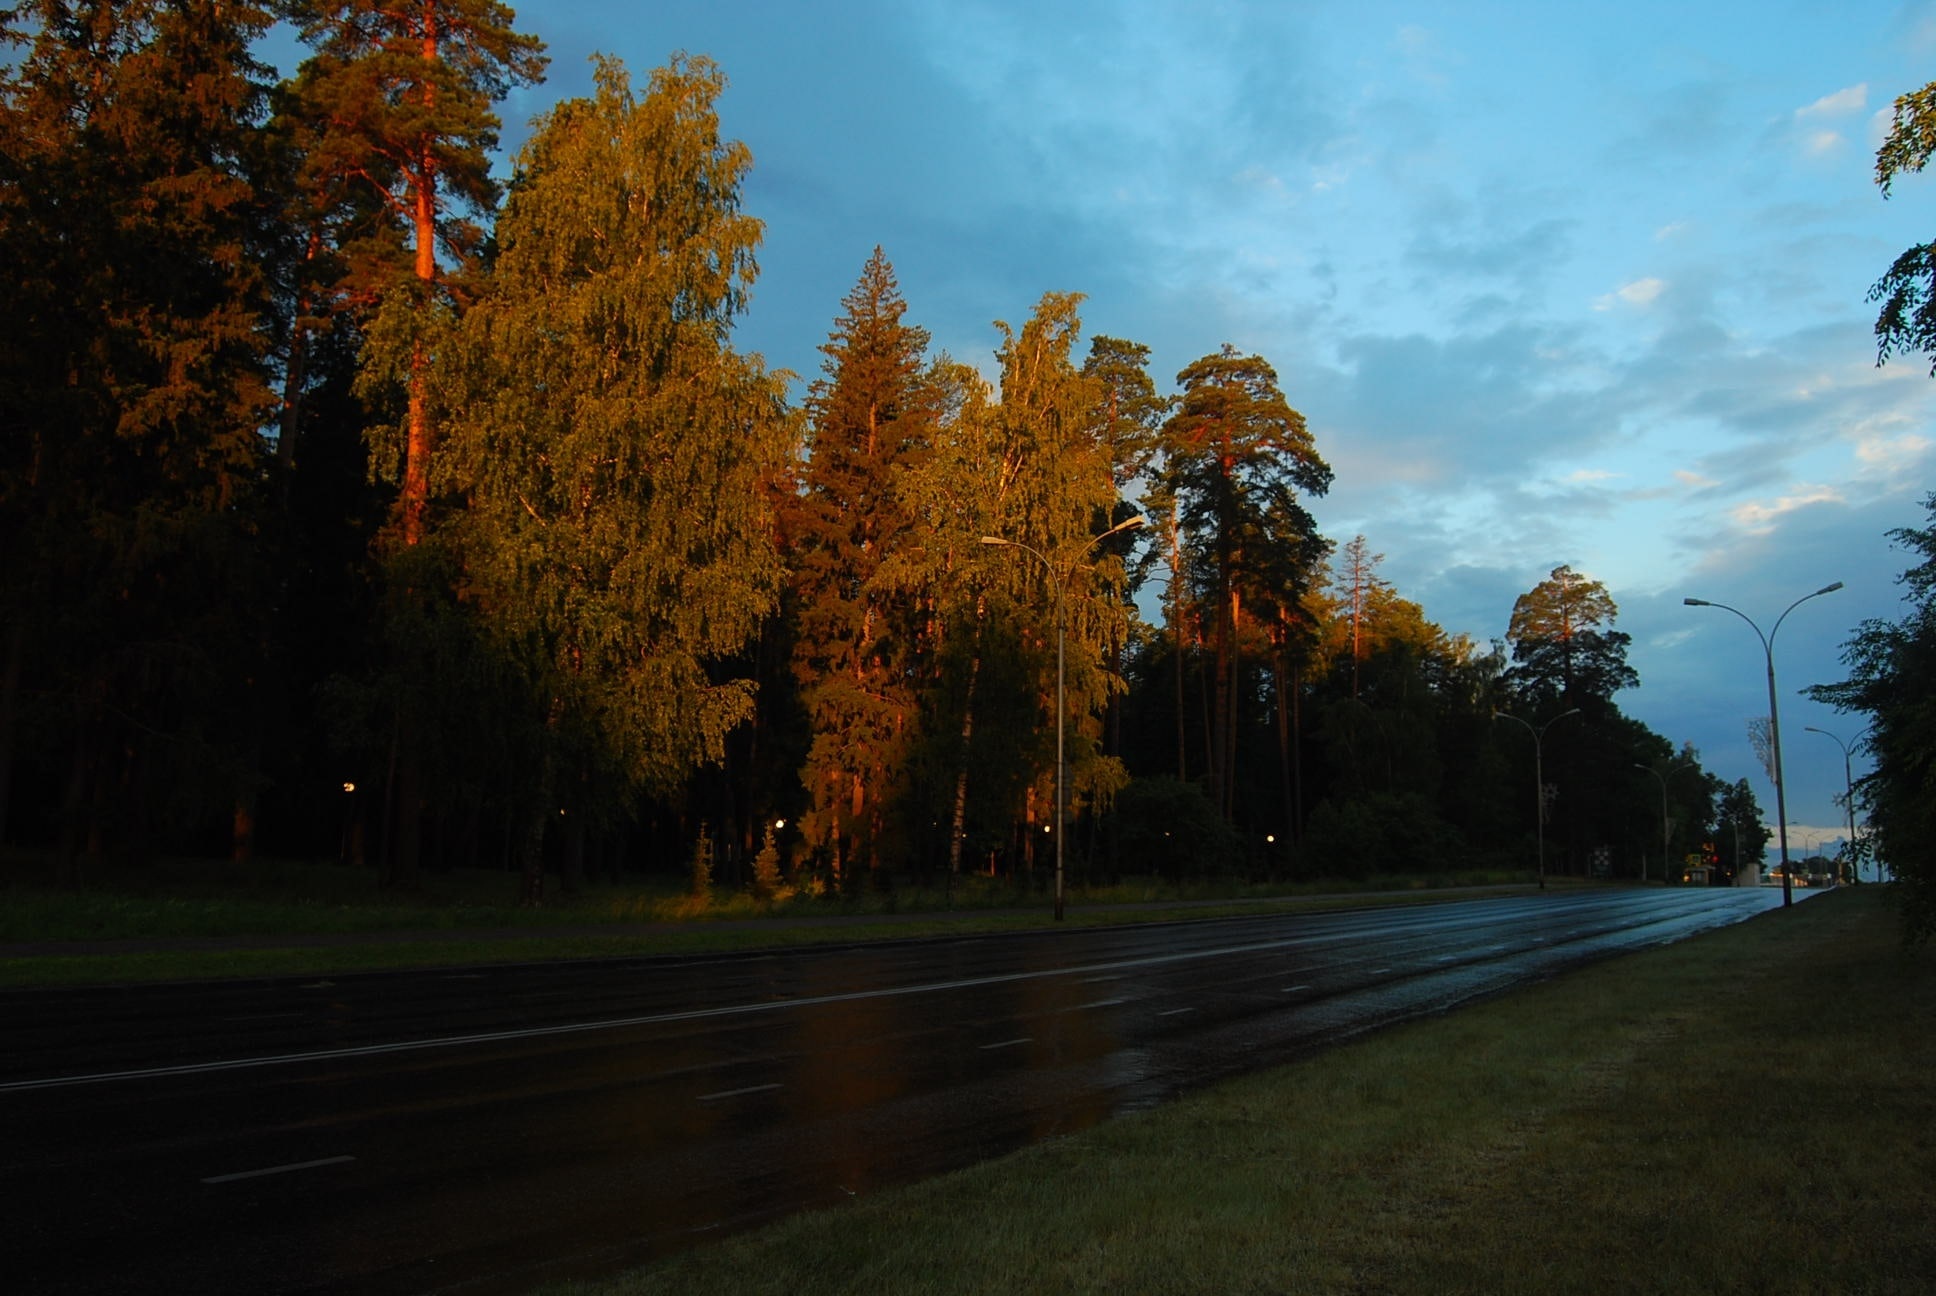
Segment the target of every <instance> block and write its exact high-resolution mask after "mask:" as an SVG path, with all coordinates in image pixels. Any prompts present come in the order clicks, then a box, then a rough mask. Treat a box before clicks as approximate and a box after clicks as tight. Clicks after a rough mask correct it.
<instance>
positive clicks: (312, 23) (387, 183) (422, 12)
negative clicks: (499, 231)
mask: <svg viewBox="0 0 1936 1296" xmlns="http://www.w3.org/2000/svg"><path fill="white" fill-rule="evenodd" d="M290 11H291V14H292V16H293V17H294V19H295V20H296V21H297V23H298V24H299V25H300V27H301V29H302V34H303V39H304V40H305V41H307V42H308V43H309V44H310V45H311V46H312V47H314V48H315V49H316V51H317V52H316V55H315V57H314V58H313V59H312V60H311V61H310V62H309V63H308V64H306V65H305V67H304V68H303V69H302V76H301V79H300V81H299V94H300V106H299V107H298V109H297V112H298V115H300V116H302V117H304V118H306V119H307V120H308V121H309V122H310V123H311V124H312V132H311V139H310V149H309V153H308V159H307V166H308V169H309V175H310V177H311V182H312V184H313V185H315V186H316V187H318V188H320V189H322V190H324V191H326V192H327V191H329V190H332V189H339V188H341V187H342V186H343V185H345V184H347V183H350V182H355V183H358V184H360V185H362V186H364V187H365V188H366V190H367V192H368V193H370V194H373V195H374V196H375V197H377V198H378V199H379V200H380V201H381V202H383V203H384V204H386V205H387V206H388V207H389V208H390V209H391V210H392V211H393V212H394V213H395V215H396V216H397V218H398V219H399V220H401V221H402V222H403V223H404V224H405V225H407V226H408V228H409V230H410V234H411V240H412V245H411V252H412V255H411V261H410V265H409V270H408V275H409V278H408V279H407V280H405V281H404V282H403V283H400V284H395V285H394V286H392V288H391V290H390V291H389V292H388V293H387V294H386V295H385V298H384V305H383V310H382V314H381V316H380V318H379V320H378V321H377V322H376V324H375V325H374V326H373V328H372V330H371V338H370V340H371V343H372V346H373V354H372V356H371V360H373V361H375V362H376V363H374V364H372V365H371V366H370V368H369V372H370V373H371V374H372V375H373V377H374V378H377V379H381V378H382V377H385V376H388V377H394V378H398V379H401V380H402V382H403V383H404V385H405V387H406V389H407V392H408V412H407V415H406V418H405V422H404V427H403V429H402V432H403V437H402V445H401V446H400V447H396V448H395V451H394V452H393V457H391V462H395V460H396V459H401V461H402V497H401V501H400V508H401V517H400V523H401V538H402V541H403V543H404V544H405V545H406V546H409V545H415V544H418V543H420V542H421V541H422V540H423V538H424V535H425V532H426V528H427V526H428V510H429V501H430V492H431V473H432V462H431V461H432V455H433V446H434V431H435V429H434V428H433V426H432V423H431V415H430V408H429V404H428V393H429V380H430V372H429V370H430V364H431V357H432V354H433V350H434V341H435V339H436V337H437V336H438V335H439V331H440V329H441V328H442V327H443V324H442V323H440V321H442V319H443V317H444V316H445V315H447V314H448V312H449V310H450V305H451V302H450V296H449V291H450V284H449V282H448V281H447V273H446V271H445V270H444V268H443V264H442V262H441V261H440V259H439V256H438V252H439V249H440V248H441V249H443V250H444V251H445V252H447V253H448V254H449V255H450V256H451V257H452V258H453V259H454V261H455V263H456V265H457V266H458V267H459V268H460V269H464V268H468V265H469V263H470V261H471V259H472V257H473V256H474V255H475V253H476V251H477V248H478V245H479V243H480V241H481V238H482V235H481V231H480V230H479V228H478V227H477V226H476V225H475V224H473V223H472V222H471V221H469V220H467V219H465V213H469V214H470V215H487V214H489V213H490V212H491V211H492V210H493V208H494V207H495V205H496V202H497V186H496V185H495V184H494V183H493V182H492V180H491V174H490V170H491V167H490V153H491V150H492V149H494V148H495V147H496V145H497V128H498V120H497V117H496V116H495V115H494V114H493V113H492V111H491V104H492V103H494V102H495V101H497V100H498V99H501V98H503V97H504V95H505V94H506V93H507V92H508V91H509V90H510V88H511V87H512V86H513V85H517V84H520V83H522V84H532V83H535V82H537V81H538V80H540V79H541V78H542V76H543V74H544V67H545V58H544V55H543V53H542V52H541V51H542V49H543V45H542V44H541V42H539V41H538V40H537V39H536V38H534V37H531V36H526V35H523V34H521V33H518V32H515V31H513V30H512V29H511V24H512V22H513V21H514V20H515V15H514V14H513V13H512V12H511V10H510V8H509V7H508V6H505V5H502V4H498V3H496V2H495V0H401V2H399V0H293V3H292V4H291V5H290ZM364 255H365V256H367V255H368V253H367V250H365V252H364ZM361 270H362V272H363V273H365V274H368V273H370V269H369V267H362V268H361Z"/></svg>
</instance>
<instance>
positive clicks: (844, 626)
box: [783, 247, 936, 876]
mask: <svg viewBox="0 0 1936 1296" xmlns="http://www.w3.org/2000/svg"><path fill="white" fill-rule="evenodd" d="M841 308H842V312H843V313H842V314H841V316H840V317H839V318H838V320H837V321H836V322H835V324H834V328H833V332H832V333H831V334H830V336H829V337H828V340H827V342H826V343H825V344H823V345H822V347H821V352H822V353H823V354H824V355H825V356H826V361H825V366H824V376H823V377H822V378H820V379H819V380H817V381H816V382H815V383H814V384H813V387H812V390H811V392H810V394H809V396H808V401H807V412H808V438H809V457H808V462H807V469H806V473H805V477H804V481H803V482H802V489H801V491H800V494H799V496H798V498H797V499H796V500H795V501H794V502H792V503H791V504H790V506H789V507H788V509H787V516H786V518H785V520H784V523H783V525H784V528H785V532H786V537H787V545H788V548H789V550H790V556H791V559H792V568H793V576H792V586H793V599H794V606H795V608H796V626H797V635H798V638H797V640H796V644H795V648H794V656H793V665H794V674H795V677H796V678H797V679H798V681H799V684H800V690H801V692H800V696H801V702H802V704H803V705H804V707H805V708H806V710H807V713H808V718H809V723H810V726H811V729H812V732H813V745H812V748H811V750H810V751H809V752H808V755H807V763H806V766H805V768H804V769H803V770H802V771H801V779H802V781H803V782H804V783H805V784H806V787H807V790H808V796H809V803H810V807H811V808H810V810H809V812H808V814H807V816H806V818H805V820H804V822H803V823H802V825H801V831H802V833H803V835H804V836H805V838H806V840H807V841H808V842H809V843H811V844H812V845H813V846H815V847H816V848H819V849H822V850H825V851H826V852H827V853H828V855H829V857H830V859H831V861H832V863H833V866H834V869H835V873H836V875H837V876H838V875H839V874H841V873H842V872H843V871H844V870H845V869H846V867H847V866H848V864H849V863H850V862H851V861H853V860H855V859H856V858H857V857H862V856H864V857H866V858H868V859H870V860H871V859H873V858H875V848H876V846H877V843H878V839H879V835H880V833H881V831H882V830H883V828H884V827H885V824H886V820H885V813H884V812H885V806H886V803H887V800H888V796H889V784H890V782H891V780H892V777H893V775H894V773H895V772H896V770H897V769H898V768H899V765H900V760H901V753H902V744H903V743H904V742H905V740H906V739H907V738H908V737H909V733H910V724H911V721H912V719H913V713H914V694H913V691H912V679H911V677H910V674H909V671H908V669H907V663H908V660H909V658H910V657H911V654H912V653H913V651H914V648H915V642H916V629H915V624H914V618H913V614H914V612H915V609H914V608H912V607H910V605H909V601H908V600H906V599H898V598H894V597H891V596H890V594H889V592H888V591H886V590H883V589H881V588H880V587H879V586H878V584H877V582H876V577H877V576H878V574H879V572H880V569H881V566H882V564H883V562H884V561H885V560H886V559H887V558H888V557H889V556H890V555H892V554H895V553H897V552H898V551H899V550H900V549H901V548H902V547H903V545H904V543H906V542H907V532H908V531H909V528H910V527H911V525H912V519H911V517H910V516H909V514H908V512H907V510H906V508H905V507H904V506H903V505H902V503H901V501H900V497H899V495H898V494H897V492H896V488H895V480H896V478H897V476H898V475H900V474H902V473H906V472H910V471H914V470H915V469H916V468H918V466H919V465H920V463H921V462H922V460H923V459H924V458H925V457H926V456H927V454H928V453H929V449H930V444H931V441H932V437H933V423H934V419H935V415H936V406H935V393H934V391H933V389H932V388H931V387H930V386H929V385H928V384H927V383H926V382H925V381H924V378H923V362H924V358H925V354H926V351H927V346H928V333H927V330H925V329H922V328H917V327H915V326H913V325H911V324H908V323H906V322H904V319H903V317H904V316H905V314H906V312H907V303H906V301H905V300H904V299H903V298H902V297H901V293H900V288H899V286H898V285H897V284H896V283H895V279H894V268H893V267H892V266H891V265H890V264H889V263H888V260H887V257H886V256H885V255H884V254H883V253H882V251H881V249H880V248H878V247H877V248H875V249H874V252H873V255H872V256H870V257H869V258H868V261H867V264H866V266H864V267H863V268H862V271H861V276H860V280H859V282H858V283H856V284H855V285H854V288H853V290H852V291H851V292H849V293H848V294H847V296H846V297H845V298H844V299H842V302H841Z"/></svg>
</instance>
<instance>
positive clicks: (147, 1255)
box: [0, 888, 1780, 1293]
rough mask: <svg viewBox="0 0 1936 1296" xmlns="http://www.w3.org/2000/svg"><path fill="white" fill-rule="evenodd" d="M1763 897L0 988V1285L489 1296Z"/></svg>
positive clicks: (957, 1160) (880, 1181) (1269, 1058)
mask: <svg viewBox="0 0 1936 1296" xmlns="http://www.w3.org/2000/svg"><path fill="white" fill-rule="evenodd" d="M1779 904H1780V894H1779V892H1777V891H1774V890H1772V889H1769V888H1763V889H1738V890H1727V889H1685V890H1671V891H1668V890H1635V891H1622V890H1608V891H1592V892H1567V893H1559V892H1551V893H1546V894H1543V895H1539V896H1522V897H1515V898H1510V899H1491V900H1480V901H1466V902H1457V903H1448V904H1433V905H1425V906H1419V907H1411V908H1403V909H1384V910H1360V911H1353V912H1346V913H1332V914H1319V915H1293V916H1275V917H1267V918H1243V919H1226V920H1218V921H1211V922H1199V923H1186V924H1167V925H1160V926H1143V927H1132V928H1117V929H1088V930H1068V929H1064V930H1050V931H1045V932H1043V933H1040V934H1033V933H1031V934H1027V935H1007V936H982V937H969V938H961V939H950V940H941V941H921V942H905V943H895V944H886V945H862V946H850V947H844V948H833V949H828V948H820V949H811V950H787V951H771V952H765V953H759V954H742V955H732V956H718V957H706V958H690V957H681V958H663V959H633V960H608V961H597V962H589V963H564V964H542V965H528V966H518V967H490V968H476V969H467V970H459V971H447V972H412V973H387V974H367V975H356V976H343V977H336V978H324V979H288V980H278V981H259V982H247V983H233V984H209V985H199V986H151V987H123V988H109V989H98V988H95V989H75V990H53V991H19V992H8V993H5V994H0V1027H3V1028H4V1030H5V1037H6V1042H7V1048H6V1049H5V1051H4V1053H3V1054H0V1199H4V1200H5V1201H7V1202H9V1203H11V1205H10V1206H9V1207H8V1213H7V1216H6V1218H5V1220H4V1234H5V1244H4V1251H5V1253H6V1269H7V1270H8V1278H7V1286H8V1288H9V1289H10V1290H14V1291H21V1292H47V1293H57V1292H89V1293H94V1292H121V1291H126V1292H157V1291H204V1292H216V1291H251V1292H281V1291H289V1292H295V1291H315V1292H359V1293H362V1292H367V1293H406V1292H432V1291H462V1292H479V1293H495V1292H522V1291H526V1290H528V1289H529V1288H530V1287H532V1286H534V1285H536V1284H537V1283H539V1282H542V1281H547V1280H550V1279H555V1278H561V1277H572V1276H584V1275H595V1274H600V1273H607V1272H611V1271H613V1270H616V1269H618V1268H621V1267H623V1266H624V1265H626V1264H628V1263H637V1262H639V1261H642V1260H645V1259H648V1258H651V1257H653V1256H655V1255H662V1254H666V1253H668V1252H671V1251H675V1250H679V1249H682V1248H685V1247H689V1246H692V1245H695V1244H696V1243H697V1242H699V1241H702V1240H704V1239H705V1238H707V1237H709V1236H712V1235H715V1234H717V1233H719V1232H722V1231H726V1230H731V1229H736V1228H742V1227H745V1226H747V1225H749V1224H754V1223H758V1222H761V1221H764V1220H767V1219H772V1218H775V1217H777V1216H780V1215H784V1214H788V1213H791V1212H794V1211H797V1210H801V1209H807V1208H812V1207H816V1206H825V1205H831V1204H835V1203H838V1202H841V1201H844V1200H847V1199H848V1198H850V1197H852V1196H854V1195H857V1194H860V1193H864V1192H867V1191H869V1190H871V1189H875V1188H878V1187H881V1186H883V1185H887V1184H892V1183H900V1182H906V1181H909V1180H912V1179H916V1178H920V1177H923V1176H925V1175H929V1174H933V1173H936V1172H938V1171H942V1170H946V1169H951V1168H955V1167H958V1166H962V1165H966V1164H970V1163H972V1162H975V1161H978V1160H982V1159H985V1158H988V1157H991V1156H996V1155H999V1154H1001V1153H1004V1152H1007V1151H1010V1150H1012V1149H1014V1148H1016V1147H1019V1146H1022V1145H1024V1144H1026V1143H1028V1142H1031V1141H1034V1140H1037V1139H1041V1138H1045V1137H1050V1136H1054V1135H1057V1134H1062V1133H1067V1132H1071V1131H1075V1130H1079V1129H1082V1128H1084V1127H1086V1126H1089V1125H1093V1124H1095V1123H1096V1122H1098V1121H1101V1120H1105V1119H1107V1118H1108V1117H1110V1116H1112V1115H1115V1114H1118V1113H1122V1112H1126V1111H1133V1110H1137V1109H1139V1108H1144V1107H1148V1106H1150V1105H1152V1104H1155V1103H1158V1102H1161V1101H1163V1100H1164V1099H1166V1098H1169V1097H1171V1096H1173V1095H1175V1094H1177V1093H1179V1092H1181V1091H1183V1090H1186V1089H1188V1088H1191V1087H1193V1086H1197V1085H1201V1084H1204V1083H1206V1082H1208V1081H1211V1080H1215V1079H1218V1078H1221V1077H1224V1076H1228V1075H1231V1074H1235V1073H1237V1072H1240V1071H1244V1070H1249V1069H1253V1068H1256V1067H1259V1066H1264V1065H1268V1064H1270V1063H1273V1062H1279V1061H1283V1060H1286V1059H1290V1058H1295V1057H1297V1056H1299V1055H1300V1054H1302V1053H1306V1052H1308V1051H1310V1050H1311V1049H1313V1048H1317V1047H1322V1046H1324V1045H1325V1044H1328V1043H1331V1042H1334V1041H1336V1040H1337V1039H1340V1038H1343V1037H1346V1036H1349V1035H1351V1034H1355V1033H1358V1032H1360V1031H1363V1030H1368V1029H1372V1028H1374V1027H1377V1026H1380V1025H1383V1024H1386V1023H1388V1022H1391V1021H1394V1020H1398V1019H1401V1018H1404V1017H1410V1016H1416V1015H1418V1014H1421V1013H1427V1012H1435V1011H1440V1010H1443V1009H1444V1008H1446V1007H1449V1006H1452V1005H1455V1004H1457V1003H1460V1002H1462V1001H1465V1000H1468V999H1471V998H1474V997H1476V996H1481V995H1487V994H1492V993H1496V992H1498V991H1500V990H1504V989H1507V988H1510V987H1513V986H1515V985H1521V984H1525V983H1528V982H1530V981H1534V980H1538V979H1541V978H1544V977H1547V976H1551V975H1553V974H1554V973H1556V972H1558V971H1560V970H1562V969H1564V968H1566V967H1569V966H1573V965H1575V964H1578V963H1580V962H1583V961H1587V960H1591V959H1595V958H1600V957H1605V956H1607V955H1609V954H1613V953H1618V952H1621V951H1624V950H1629V949H1636V948H1642V947H1645V946H1649V945H1656V944H1662V943H1665V942H1668V941H1672V940H1678V939H1681V938H1683V937H1685V936H1688V935H1692V934H1694V933H1696V932H1699V931H1702V930H1706V929H1709V928H1712V927H1716V926H1721V925H1725V924H1728V923H1733V922H1737V921H1740V920H1741V919H1744V918H1747V917H1749V916H1751V915H1753V914H1756V913H1760V912H1762V911H1764V910H1766V909H1768V908H1770V907H1774V906H1777V905H1779Z"/></svg>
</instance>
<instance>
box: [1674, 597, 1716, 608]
mask: <svg viewBox="0 0 1936 1296" xmlns="http://www.w3.org/2000/svg"><path fill="white" fill-rule="evenodd" d="M1681 602H1683V603H1685V604H1687V606H1689V607H1713V606H1714V605H1713V604H1712V603H1710V602H1708V601H1707V600H1706V599H1697V598H1687V599H1682V600H1681Z"/></svg>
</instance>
